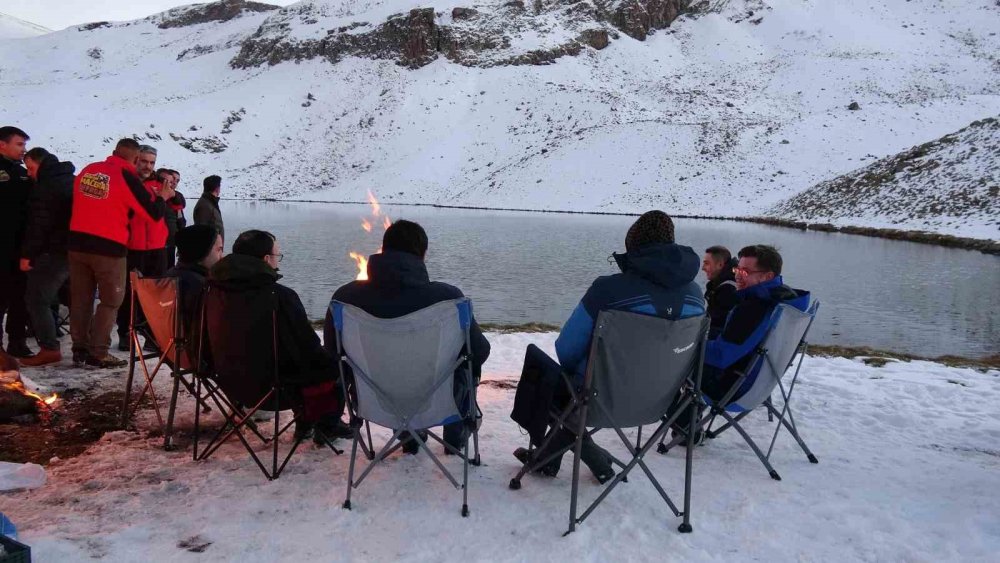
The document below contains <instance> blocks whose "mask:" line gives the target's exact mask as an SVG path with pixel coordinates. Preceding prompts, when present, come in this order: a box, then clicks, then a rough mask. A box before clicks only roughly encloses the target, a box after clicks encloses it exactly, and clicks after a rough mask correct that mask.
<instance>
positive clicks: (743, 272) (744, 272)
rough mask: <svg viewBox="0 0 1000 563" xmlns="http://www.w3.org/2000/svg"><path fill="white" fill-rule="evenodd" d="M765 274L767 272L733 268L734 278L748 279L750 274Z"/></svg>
mask: <svg viewBox="0 0 1000 563" xmlns="http://www.w3.org/2000/svg"><path fill="white" fill-rule="evenodd" d="M764 273H767V270H748V269H746V268H740V267H738V266H737V267H736V268H733V275H734V276H744V277H746V276H749V275H750V274H764Z"/></svg>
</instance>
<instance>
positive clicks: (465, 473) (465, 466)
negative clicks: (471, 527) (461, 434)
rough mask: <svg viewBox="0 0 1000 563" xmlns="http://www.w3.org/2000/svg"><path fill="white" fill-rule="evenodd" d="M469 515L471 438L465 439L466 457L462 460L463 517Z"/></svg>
mask: <svg viewBox="0 0 1000 563" xmlns="http://www.w3.org/2000/svg"><path fill="white" fill-rule="evenodd" d="M468 516H469V440H466V441H465V459H463V460H462V517H464V518H465V517H468Z"/></svg>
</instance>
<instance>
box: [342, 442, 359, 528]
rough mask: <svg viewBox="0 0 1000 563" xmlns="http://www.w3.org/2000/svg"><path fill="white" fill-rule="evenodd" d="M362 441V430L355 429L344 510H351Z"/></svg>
mask: <svg viewBox="0 0 1000 563" xmlns="http://www.w3.org/2000/svg"><path fill="white" fill-rule="evenodd" d="M360 440H361V430H360V429H359V428H355V429H354V440H353V442H352V443H351V465H350V467H349V468H348V470H347V498H346V499H344V505H343V506H344V508H346V509H347V510H350V509H351V489H353V488H354V462H355V460H357V459H358V441H360Z"/></svg>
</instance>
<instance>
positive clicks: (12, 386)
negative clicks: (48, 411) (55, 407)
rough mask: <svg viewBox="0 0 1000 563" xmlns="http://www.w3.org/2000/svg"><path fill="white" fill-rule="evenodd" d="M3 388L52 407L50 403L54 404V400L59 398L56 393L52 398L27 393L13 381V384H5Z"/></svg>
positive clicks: (21, 384)
mask: <svg viewBox="0 0 1000 563" xmlns="http://www.w3.org/2000/svg"><path fill="white" fill-rule="evenodd" d="M4 387H6V388H7V389H11V390H13V391H16V392H18V393H20V394H22V395H27V396H28V397H32V398H33V399H35V400H36V401H38V402H40V403H42V404H44V405H52V403H55V402H56V399H58V398H59V395H57V394H56V393H53V394H52V396H50V397H43V396H41V395H39V394H38V393H32V392H31V391H28V389H27V388H26V387H25V386H24V384H23V383H21V382H20V381H15V382H14V383H5V384H4Z"/></svg>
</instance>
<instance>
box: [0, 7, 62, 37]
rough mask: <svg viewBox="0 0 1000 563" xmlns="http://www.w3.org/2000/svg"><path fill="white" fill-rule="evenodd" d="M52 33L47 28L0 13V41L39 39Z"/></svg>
mask: <svg viewBox="0 0 1000 563" xmlns="http://www.w3.org/2000/svg"><path fill="white" fill-rule="evenodd" d="M51 32H52V30H51V29H49V28H47V27H42V26H40V25H37V24H33V23H31V22H27V21H24V20H22V19H20V18H15V17H14V16H10V15H7V14H5V13H3V12H0V40H2V39H24V38H27V37H37V36H39V35H45V34H46V33H51Z"/></svg>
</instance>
